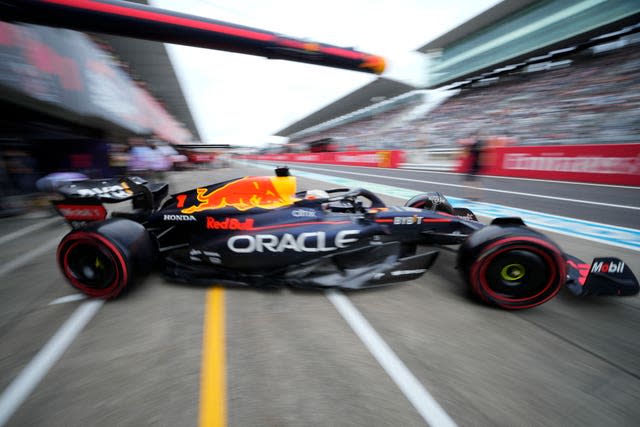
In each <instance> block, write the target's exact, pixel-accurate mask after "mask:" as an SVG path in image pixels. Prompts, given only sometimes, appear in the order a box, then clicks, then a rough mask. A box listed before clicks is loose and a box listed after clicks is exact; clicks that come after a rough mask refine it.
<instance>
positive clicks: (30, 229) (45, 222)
mask: <svg viewBox="0 0 640 427" xmlns="http://www.w3.org/2000/svg"><path fill="white" fill-rule="evenodd" d="M56 222H60V223H62V217H54V218H49V219H45V220H43V221H38V222H36V223H35V224H31V225H30V226H28V227H24V228H23V229H20V230H18V231H14V232H13V233H9V234H6V235H4V236H2V237H0V245H3V244H5V243H7V242H10V241H12V240H15V239H17V238H18V237H22V236H24V235H25V234H29V233H31V232H33V231H36V230H39V229H41V228H44V227H46V226H47V225H50V224H54V223H56Z"/></svg>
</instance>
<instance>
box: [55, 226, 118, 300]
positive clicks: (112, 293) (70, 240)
mask: <svg viewBox="0 0 640 427" xmlns="http://www.w3.org/2000/svg"><path fill="white" fill-rule="evenodd" d="M80 244H88V245H93V246H96V247H97V248H98V249H99V250H100V251H101V252H102V253H103V254H105V255H106V256H107V257H108V258H109V259H111V260H112V261H113V263H114V265H115V268H114V270H115V278H114V280H113V281H112V282H111V283H110V284H109V285H108V286H106V287H105V288H100V289H97V288H93V287H90V286H87V285H85V284H83V283H82V282H81V281H80V280H78V279H77V278H76V277H75V275H74V274H73V272H72V271H71V268H70V267H69V259H68V257H69V253H70V252H71V250H72V249H73V248H74V247H76V246H77V245H80ZM104 249H106V251H105V250H104ZM56 256H57V258H58V264H59V265H60V268H61V269H62V272H63V274H64V275H65V277H66V278H67V279H68V280H69V282H70V283H71V285H72V286H73V287H75V288H76V289H78V290H80V291H81V292H83V293H84V294H86V295H89V296H91V297H95V298H105V299H109V298H115V297H116V296H118V295H119V294H120V292H122V290H123V289H124V288H125V287H126V286H127V283H128V281H129V269H128V268H127V262H126V260H125V259H124V257H123V256H122V253H121V252H120V250H119V249H118V248H117V247H116V246H115V245H114V244H113V243H112V242H111V241H110V240H108V239H107V238H106V237H104V236H102V235H100V234H97V233H90V232H84V231H78V232H74V233H71V234H69V235H67V237H65V238H64V239H62V242H60V245H58V251H57V255H56Z"/></svg>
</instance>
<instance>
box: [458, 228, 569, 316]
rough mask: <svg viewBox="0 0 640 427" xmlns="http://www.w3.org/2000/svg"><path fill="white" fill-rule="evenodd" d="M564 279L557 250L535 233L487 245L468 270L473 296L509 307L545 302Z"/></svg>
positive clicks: (562, 265)
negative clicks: (534, 234)
mask: <svg viewBox="0 0 640 427" xmlns="http://www.w3.org/2000/svg"><path fill="white" fill-rule="evenodd" d="M565 278H566V265H565V262H564V259H563V257H562V254H561V253H560V251H559V250H558V249H557V247H556V246H555V245H553V244H552V243H550V242H548V241H546V240H543V239H540V238H537V237H535V236H512V237H503V238H500V239H497V240H495V241H493V242H491V243H489V244H487V246H485V247H484V248H482V250H481V251H480V253H479V254H478V257H477V259H476V260H475V261H474V262H473V263H472V264H471V266H470V269H469V273H468V280H469V284H470V286H471V291H472V292H473V293H474V294H475V295H476V296H478V297H479V298H480V299H481V300H482V301H484V302H485V303H488V304H491V305H497V306H499V307H501V308H505V309H511V310H515V309H525V308H531V307H535V306H537V305H540V304H543V303H545V302H546V301H548V300H550V299H551V298H553V297H554V296H555V295H556V294H557V293H558V292H559V291H560V289H561V288H562V285H563V284H564V282H565Z"/></svg>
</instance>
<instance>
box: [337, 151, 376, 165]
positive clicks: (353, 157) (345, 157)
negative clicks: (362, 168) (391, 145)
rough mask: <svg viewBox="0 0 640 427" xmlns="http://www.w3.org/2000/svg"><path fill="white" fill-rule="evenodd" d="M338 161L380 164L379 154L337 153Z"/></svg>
mask: <svg viewBox="0 0 640 427" xmlns="http://www.w3.org/2000/svg"><path fill="white" fill-rule="evenodd" d="M336 161H337V162H342V163H373V164H376V165H377V164H378V155H377V154H376V153H370V154H336Z"/></svg>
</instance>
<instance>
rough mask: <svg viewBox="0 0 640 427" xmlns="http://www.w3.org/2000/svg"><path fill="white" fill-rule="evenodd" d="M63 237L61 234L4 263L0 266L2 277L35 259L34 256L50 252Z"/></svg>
mask: <svg viewBox="0 0 640 427" xmlns="http://www.w3.org/2000/svg"><path fill="white" fill-rule="evenodd" d="M62 237H63V235H60V236H59V237H56V238H55V239H53V240H49V241H48V242H46V243H44V244H42V245H40V246H38V247H37V248H35V249H32V250H30V251H29V252H25V253H24V254H23V255H21V256H19V257H17V258H14V259H12V260H11V261H9V262H8V263H6V264H4V265H3V266H2V267H0V277H2V276H5V275H7V274H8V273H11V272H12V271H13V270H17V269H18V268H20V267H23V266H25V265H26V264H28V263H30V262H31V261H33V259H34V258H37V257H39V256H40V255H43V254H45V253H47V252H49V251H50V250H52V249H53V248H55V247H56V246H57V245H58V243H59V242H60V240H61V239H62Z"/></svg>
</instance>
